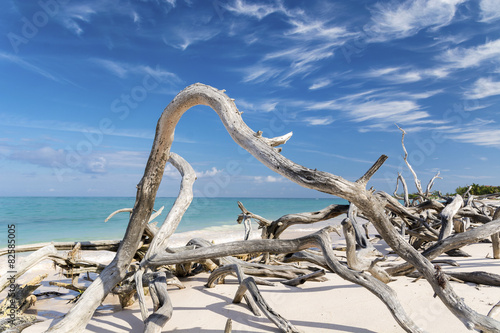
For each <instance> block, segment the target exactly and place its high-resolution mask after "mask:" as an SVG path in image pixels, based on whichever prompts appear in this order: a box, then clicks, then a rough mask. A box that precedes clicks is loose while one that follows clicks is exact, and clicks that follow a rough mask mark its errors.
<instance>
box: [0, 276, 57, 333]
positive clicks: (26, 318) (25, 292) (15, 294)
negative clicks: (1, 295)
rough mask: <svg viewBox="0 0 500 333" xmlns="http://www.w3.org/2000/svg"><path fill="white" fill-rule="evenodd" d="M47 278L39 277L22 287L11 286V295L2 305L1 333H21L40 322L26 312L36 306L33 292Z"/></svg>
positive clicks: (0, 317)
mask: <svg viewBox="0 0 500 333" xmlns="http://www.w3.org/2000/svg"><path fill="white" fill-rule="evenodd" d="M46 277H47V274H44V275H39V276H36V277H34V278H33V279H31V281H29V282H28V283H26V284H24V285H22V286H20V285H19V284H17V283H13V284H12V285H11V287H10V288H9V294H8V295H7V297H6V298H5V299H4V300H3V301H2V303H0V332H21V331H22V330H23V329H25V328H26V327H29V326H31V325H33V324H35V323H37V322H39V321H40V320H38V319H37V318H36V316H33V315H26V314H24V312H25V311H26V310H27V309H28V308H29V307H30V306H32V305H33V304H35V302H36V300H37V298H36V296H35V295H33V292H34V291H35V290H36V289H37V288H38V287H39V286H40V283H41V282H42V280H43V279H45V278H46Z"/></svg>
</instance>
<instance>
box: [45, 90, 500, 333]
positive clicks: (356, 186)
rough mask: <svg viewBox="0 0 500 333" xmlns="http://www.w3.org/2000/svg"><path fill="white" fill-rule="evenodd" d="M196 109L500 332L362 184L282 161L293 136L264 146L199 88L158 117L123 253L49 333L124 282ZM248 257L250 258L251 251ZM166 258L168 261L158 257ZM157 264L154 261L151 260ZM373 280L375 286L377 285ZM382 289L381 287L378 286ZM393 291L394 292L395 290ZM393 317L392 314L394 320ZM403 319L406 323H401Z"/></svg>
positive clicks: (89, 310)
mask: <svg viewBox="0 0 500 333" xmlns="http://www.w3.org/2000/svg"><path fill="white" fill-rule="evenodd" d="M198 104H203V105H208V106H210V107H212V108H213V109H214V110H215V111H216V112H217V113H218V115H219V117H220V119H221V121H222V123H223V125H224V126H225V128H226V130H227V131H228V133H229V134H230V135H231V137H232V138H233V140H234V141H235V142H236V143H238V144H239V145H240V146H241V147H243V148H244V149H246V150H247V151H248V152H249V153H250V154H252V155H253V156H254V157H255V158H257V159H258V160H259V161H261V162H262V163H263V164H264V165H266V166H267V167H268V168H270V169H271V170H273V171H275V172H277V173H279V174H281V175H282V176H284V177H286V178H288V179H290V180H292V181H294V182H295V183H297V184H299V185H301V186H304V187H306V188H311V189H314V190H318V191H321V192H325V193H329V194H332V195H336V196H339V197H342V198H344V199H346V200H348V201H350V202H352V203H354V204H355V205H356V206H357V207H359V208H360V209H361V210H362V213H363V215H364V216H366V217H367V218H368V220H370V221H371V222H372V223H373V225H374V226H375V228H376V229H377V231H378V232H379V234H380V235H381V236H382V237H383V238H384V240H385V241H386V242H387V244H388V245H389V246H390V247H391V248H392V249H393V250H394V251H395V252H396V253H397V254H398V255H400V256H401V257H402V258H403V259H404V260H406V261H408V262H409V263H410V264H412V265H413V266H414V267H416V268H417V269H418V270H419V271H420V272H421V273H422V274H423V275H424V276H425V278H426V279H427V281H428V282H429V283H430V285H431V286H432V288H433V290H434V292H435V293H436V295H437V296H439V298H440V299H441V300H442V301H443V303H444V304H445V305H446V306H447V307H448V308H449V309H450V311H451V312H452V313H453V314H454V315H455V316H457V317H458V318H459V319H460V320H461V321H462V322H464V324H465V325H466V327H467V328H475V329H481V330H484V331H498V330H500V323H499V322H497V321H496V320H493V319H491V318H489V317H486V316H483V315H480V314H478V313H477V312H475V311H473V310H472V309H470V308H469V307H468V306H467V305H466V304H465V303H464V302H463V300H462V299H461V298H460V297H458V295H456V294H455V292H454V291H453V288H452V287H451V286H450V284H449V283H447V284H445V285H444V287H443V286H442V284H441V283H440V281H439V279H438V276H437V275H436V271H435V269H434V266H433V265H432V264H431V263H430V262H429V261H428V260H427V259H425V257H423V256H422V255H421V254H420V253H419V252H418V251H416V250H415V249H413V248H412V247H411V245H409V244H408V243H407V242H406V240H405V239H404V238H403V237H401V236H400V235H399V234H398V233H397V232H396V230H394V227H393V225H392V223H391V221H390V219H389V217H388V216H387V215H386V213H385V209H386V208H385V206H386V204H385V203H383V202H381V201H380V199H379V197H375V196H374V195H373V193H372V192H371V191H369V190H366V188H365V186H364V184H360V183H354V182H350V181H348V180H346V179H344V178H342V177H340V176H337V175H333V174H330V173H327V172H322V171H318V170H315V169H310V168H306V167H303V166H301V165H298V164H296V163H294V162H292V161H290V160H288V159H287V158H285V157H284V156H282V155H280V154H279V151H278V150H277V149H276V148H274V147H273V146H274V145H275V144H280V143H284V142H286V140H288V139H289V137H290V135H288V136H284V137H280V138H277V139H276V140H266V139H264V138H262V136H261V135H259V134H258V133H255V132H254V131H252V130H251V129H250V128H249V127H248V126H247V125H246V124H245V123H244V122H243V120H242V119H241V113H240V112H239V111H238V110H237V108H236V106H235V104H234V102H233V100H231V99H230V98H229V97H228V96H227V95H225V94H224V93H223V92H221V91H219V90H217V89H214V88H212V87H209V86H205V85H202V84H195V85H192V86H189V87H187V88H186V89H184V90H183V91H181V92H180V93H179V94H178V95H177V96H176V97H175V98H174V100H173V101H172V102H171V103H170V104H169V105H168V106H167V108H166V109H165V111H164V112H163V114H162V116H161V117H160V120H159V122H158V126H157V132H156V136H155V140H154V143H153V147H152V150H151V155H150V158H149V160H148V163H147V165H146V170H145V173H144V176H143V178H142V180H141V182H140V183H139V185H138V192H137V197H136V204H135V205H134V209H133V213H132V216H131V218H130V221H129V225H128V227H127V231H126V233H125V237H124V239H123V242H122V243H121V245H120V248H119V249H118V252H117V255H116V257H115V259H114V260H113V262H112V263H111V264H110V265H108V267H107V268H106V269H105V270H104V271H103V272H102V273H101V274H100V276H99V277H98V278H97V279H96V280H95V281H94V283H93V284H92V285H91V286H90V287H89V288H88V289H87V291H86V292H85V293H84V294H83V296H82V297H81V298H80V300H79V301H78V302H77V304H76V305H75V306H74V307H73V308H72V309H71V310H70V311H69V313H68V314H67V315H66V317H65V318H64V319H63V320H61V321H60V322H59V323H58V324H56V325H55V326H54V327H53V328H51V329H50V331H51V332H58V333H59V332H69V331H71V332H81V331H82V330H83V328H84V327H85V325H86V323H87V322H88V320H89V319H90V317H91V316H92V314H93V312H94V311H95V309H96V308H97V306H98V305H99V303H100V301H101V300H102V299H103V298H104V297H105V296H106V295H107V294H108V293H109V291H110V290H111V289H113V288H114V286H116V284H117V283H118V282H119V281H121V280H122V279H123V278H124V277H125V275H126V271H127V267H128V266H129V264H130V262H131V260H132V258H133V256H134V255H135V252H136V250H137V248H138V245H139V243H140V241H141V237H142V234H143V231H144V228H145V224H146V223H147V221H148V218H149V216H150V215H151V211H152V207H153V204H154V198H155V195H156V191H157V189H158V186H159V183H160V181H161V178H162V175H163V171H164V168H165V163H166V160H167V159H168V156H169V153H170V147H171V144H172V141H173V138H174V129H175V126H176V124H177V122H178V121H179V119H180V117H181V116H182V114H183V113H184V112H185V111H187V110H188V109H189V108H190V107H192V106H194V105H198ZM403 133H404V131H403ZM270 142H271V143H270ZM405 152H406V149H405ZM406 155H407V154H406ZM415 180H416V181H417V180H418V179H417V178H416V177H415ZM418 185H419V184H418ZM418 188H419V193H420V194H421V195H422V196H423V193H422V190H421V186H420V185H419V186H418ZM488 224H489V223H488ZM463 234H465V233H463ZM278 241H279V240H274V242H278ZM253 242H254V241H246V245H245V247H247V246H249V243H252V244H253ZM269 242H270V240H267V243H266V242H264V243H262V244H261V243H255V244H253V245H256V244H260V245H261V246H262V247H260V249H265V250H264V251H255V252H273V251H276V249H275V248H269V247H267V245H269V244H270V243H269ZM281 242H285V241H281ZM230 244H231V243H229V244H226V245H225V247H226V249H225V250H224V251H219V250H220V249H218V248H216V247H211V248H207V249H196V250H193V251H186V252H185V253H182V256H183V257H184V258H182V260H181V261H184V262H185V259H186V258H185V257H186V256H187V257H190V256H192V254H193V253H199V252H202V253H203V252H204V251H205V252H210V253H211V254H212V255H213V254H218V255H216V256H215V257H219V256H221V255H229V254H230V253H231V251H229V250H231V249H232V250H236V249H235V248H234V244H233V247H232V246H231V245H230ZM286 244H288V243H286ZM264 245H265V246H264ZM273 245H276V244H273ZM299 245H300V246H299ZM239 246H241V245H239ZM239 246H238V247H239ZM288 246H289V248H290V252H293V251H298V250H302V249H303V248H301V246H305V244H303V243H300V242H299V244H297V243H295V246H290V245H288ZM227 247H228V248H227ZM257 247H258V246H257ZM305 248H306V247H305ZM322 249H323V251H324V253H327V255H326V259H327V261H328V263H329V266H331V268H332V269H335V270H336V272H337V273H338V274H339V275H340V274H343V275H344V276H350V278H351V279H352V281H353V282H357V283H359V284H362V283H364V282H363V281H370V282H372V283H370V284H369V286H367V288H371V289H370V290H375V289H376V290H379V291H382V290H383V291H385V292H386V293H385V294H384V295H385V296H383V297H381V299H383V300H384V301H385V303H386V304H392V305H394V306H395V303H394V302H396V303H397V301H395V300H394V299H395V295H394V293H393V292H392V293H391V292H390V291H388V290H389V289H387V288H388V287H387V286H386V285H384V284H383V283H381V282H380V281H378V280H376V279H375V278H372V277H371V276H369V275H366V274H365V275H363V276H362V277H360V276H359V275H356V274H360V273H356V272H352V271H351V270H348V269H347V268H345V267H337V266H335V265H336V263H335V262H334V259H333V257H334V255H333V253H332V254H331V255H330V254H329V253H330V252H332V250H331V248H322ZM217 251H219V252H217ZM238 251H242V249H241V248H239V250H238ZM190 252H193V253H190ZM244 252H245V253H247V252H253V251H244ZM223 253H227V254H223ZM175 255H176V254H172V256H175ZM163 256H164V255H162V256H160V257H163ZM153 258H154V257H152V258H151V259H153ZM163 258H164V257H163ZM170 259H171V258H170ZM205 259H209V258H205ZM340 266H341V265H340ZM344 269H345V270H347V272H346V271H344ZM349 274H354V275H349ZM373 280H374V281H375V282H373ZM379 284H381V285H383V286H380V285H379ZM362 285H363V284H362ZM374 286H377V287H374ZM374 288H375V289H374ZM390 290H391V291H392V289H390ZM388 293H389V294H388ZM379 294H380V293H379ZM388 306H389V305H388ZM396 308H398V311H399V303H398V306H396ZM395 312H397V311H395ZM395 312H393V314H394V313H395ZM395 317H396V319H397V320H398V322H399V323H400V325H401V326H402V327H403V328H405V329H406V330H408V331H419V329H418V328H417V327H415V325H414V324H413V322H411V320H410V321H408V320H409V319H408V318H407V316H406V315H404V316H401V314H400V315H395ZM402 318H403V319H404V320H403V321H400V319H402Z"/></svg>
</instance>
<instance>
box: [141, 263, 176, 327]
mask: <svg viewBox="0 0 500 333" xmlns="http://www.w3.org/2000/svg"><path fill="white" fill-rule="evenodd" d="M151 278H152V282H151V283H150V284H149V290H150V292H151V296H152V299H153V306H154V312H153V314H151V315H150V316H148V318H147V319H146V321H145V328H144V333H160V332H161V330H162V328H163V326H165V324H166V323H167V322H168V321H169V320H170V318H171V317H172V312H173V306H172V302H171V301H170V297H169V296H168V291H167V279H166V275H165V272H155V273H153V274H151Z"/></svg>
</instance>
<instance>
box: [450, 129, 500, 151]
mask: <svg viewBox="0 0 500 333" xmlns="http://www.w3.org/2000/svg"><path fill="white" fill-rule="evenodd" d="M451 137H452V138H453V139H455V140H459V141H463V142H468V143H473V144H476V145H479V146H493V147H498V148H500V129H492V128H489V129H486V128H469V129H464V131H463V132H462V133H459V134H455V135H452V136H451Z"/></svg>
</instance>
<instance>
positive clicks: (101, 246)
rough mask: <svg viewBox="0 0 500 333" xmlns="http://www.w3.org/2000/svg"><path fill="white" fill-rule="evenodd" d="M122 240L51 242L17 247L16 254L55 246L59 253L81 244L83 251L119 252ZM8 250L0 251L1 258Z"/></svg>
mask: <svg viewBox="0 0 500 333" xmlns="http://www.w3.org/2000/svg"><path fill="white" fill-rule="evenodd" d="M120 242H121V241H120V240H99V241H81V242H51V243H37V244H29V245H20V246H16V253H22V252H32V251H36V250H39V249H41V248H43V247H46V246H50V245H52V246H54V247H55V248H56V249H57V250H58V251H64V250H71V249H73V248H74V247H75V245H76V244H78V243H80V244H81V249H82V250H95V251H113V252H116V250H118V246H119V245H120ZM7 251H8V249H7V248H4V249H0V256H3V255H6V254H7V253H8V252H7Z"/></svg>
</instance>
